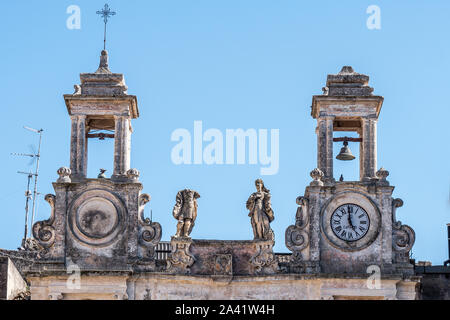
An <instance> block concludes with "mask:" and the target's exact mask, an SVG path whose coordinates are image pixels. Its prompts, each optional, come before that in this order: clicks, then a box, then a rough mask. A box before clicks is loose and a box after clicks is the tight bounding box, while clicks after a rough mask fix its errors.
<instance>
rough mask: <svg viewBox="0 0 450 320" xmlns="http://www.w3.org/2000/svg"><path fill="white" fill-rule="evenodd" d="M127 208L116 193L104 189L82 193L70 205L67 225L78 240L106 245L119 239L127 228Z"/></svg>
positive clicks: (90, 243) (96, 244)
mask: <svg viewBox="0 0 450 320" xmlns="http://www.w3.org/2000/svg"><path fill="white" fill-rule="evenodd" d="M126 216H127V208H126V207H125V206H124V204H123V202H122V200H121V199H120V198H118V197H117V195H116V194H114V193H112V192H110V191H108V190H104V189H90V190H87V191H85V192H82V193H80V194H79V195H78V196H77V197H76V198H75V199H74V200H73V201H72V203H71V204H70V206H69V210H68V217H67V219H68V224H69V225H68V227H69V228H70V230H71V232H72V233H73V235H74V236H75V237H76V238H77V240H78V241H80V242H83V243H85V244H87V245H91V246H106V245H109V244H111V243H113V242H115V241H117V240H118V239H119V235H120V234H122V233H123V232H124V230H125V227H126V224H125V217H126Z"/></svg>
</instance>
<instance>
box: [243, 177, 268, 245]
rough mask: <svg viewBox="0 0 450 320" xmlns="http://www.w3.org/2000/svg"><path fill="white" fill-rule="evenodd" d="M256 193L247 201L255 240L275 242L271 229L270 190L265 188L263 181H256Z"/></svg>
mask: <svg viewBox="0 0 450 320" xmlns="http://www.w3.org/2000/svg"><path fill="white" fill-rule="evenodd" d="M255 186H256V192H255V193H253V194H252V195H251V196H250V197H249V198H248V200H247V209H248V210H250V212H249V214H248V216H249V217H251V222H252V227H253V234H254V239H255V240H274V234H273V231H272V229H271V228H270V223H271V222H272V221H273V219H274V216H273V211H272V205H271V203H270V197H271V195H270V190H268V189H266V188H265V187H264V182H263V181H262V180H261V179H257V180H256V181H255Z"/></svg>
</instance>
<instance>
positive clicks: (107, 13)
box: [97, 4, 116, 50]
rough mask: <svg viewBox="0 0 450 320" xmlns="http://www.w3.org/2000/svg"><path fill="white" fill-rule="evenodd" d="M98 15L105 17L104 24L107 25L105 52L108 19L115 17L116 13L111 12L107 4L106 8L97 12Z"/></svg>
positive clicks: (104, 40)
mask: <svg viewBox="0 0 450 320" xmlns="http://www.w3.org/2000/svg"><path fill="white" fill-rule="evenodd" d="M97 14H99V15H101V16H102V17H103V22H104V23H105V32H104V37H103V50H106V24H107V23H108V18H109V17H111V16H113V15H115V14H116V13H115V12H114V11H111V9H110V8H109V6H108V4H105V7H104V8H103V9H102V10H101V11H97Z"/></svg>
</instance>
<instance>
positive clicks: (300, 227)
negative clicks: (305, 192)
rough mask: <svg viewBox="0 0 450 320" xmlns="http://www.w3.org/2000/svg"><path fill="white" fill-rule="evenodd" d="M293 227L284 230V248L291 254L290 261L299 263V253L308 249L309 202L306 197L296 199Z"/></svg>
mask: <svg viewBox="0 0 450 320" xmlns="http://www.w3.org/2000/svg"><path fill="white" fill-rule="evenodd" d="M296 202H297V204H298V206H299V207H298V208H297V213H296V215H295V225H291V226H289V227H288V228H287V229H286V236H285V238H286V247H287V248H288V249H289V250H291V251H292V252H293V254H292V260H293V261H301V260H302V258H303V257H302V254H301V251H303V250H304V249H306V248H307V247H309V206H308V205H309V201H308V199H307V198H306V197H302V196H300V197H297V199H296Z"/></svg>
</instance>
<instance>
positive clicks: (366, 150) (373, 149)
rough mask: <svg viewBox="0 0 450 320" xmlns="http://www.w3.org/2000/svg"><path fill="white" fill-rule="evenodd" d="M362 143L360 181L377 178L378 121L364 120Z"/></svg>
mask: <svg viewBox="0 0 450 320" xmlns="http://www.w3.org/2000/svg"><path fill="white" fill-rule="evenodd" d="M361 126H362V142H361V147H360V155H359V156H360V159H361V160H360V171H359V172H360V180H362V181H364V180H370V179H372V178H375V177H376V175H375V171H376V167H377V120H376V119H371V118H363V119H362V121H361Z"/></svg>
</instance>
